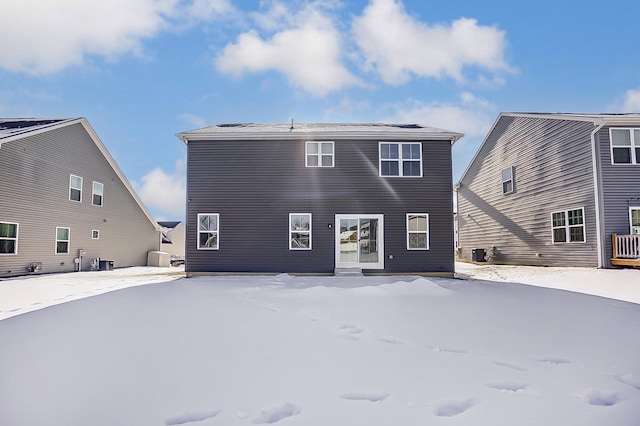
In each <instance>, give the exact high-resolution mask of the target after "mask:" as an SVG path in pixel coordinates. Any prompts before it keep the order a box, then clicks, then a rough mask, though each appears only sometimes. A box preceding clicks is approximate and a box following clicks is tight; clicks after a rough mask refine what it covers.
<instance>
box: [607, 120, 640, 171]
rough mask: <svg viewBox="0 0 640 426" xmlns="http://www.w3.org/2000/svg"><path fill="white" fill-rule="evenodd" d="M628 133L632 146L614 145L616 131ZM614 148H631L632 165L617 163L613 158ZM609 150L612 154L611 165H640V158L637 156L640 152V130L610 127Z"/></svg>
mask: <svg viewBox="0 0 640 426" xmlns="http://www.w3.org/2000/svg"><path fill="white" fill-rule="evenodd" d="M616 130H619V131H628V132H629V138H630V141H631V144H630V145H629V146H627V145H614V144H613V133H614V132H615V131H616ZM613 148H629V149H630V150H631V162H630V163H616V162H615V160H614V157H613ZM609 149H610V153H611V164H613V165H616V166H630V165H634V164H640V158H638V156H637V155H636V150H640V128H638V127H635V128H634V127H610V128H609Z"/></svg>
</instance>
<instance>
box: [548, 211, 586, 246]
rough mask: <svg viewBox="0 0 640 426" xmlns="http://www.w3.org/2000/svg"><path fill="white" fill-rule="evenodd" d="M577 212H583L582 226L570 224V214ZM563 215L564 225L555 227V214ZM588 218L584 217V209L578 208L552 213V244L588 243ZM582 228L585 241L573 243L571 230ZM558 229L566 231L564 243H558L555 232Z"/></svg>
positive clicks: (574, 242)
mask: <svg viewBox="0 0 640 426" xmlns="http://www.w3.org/2000/svg"><path fill="white" fill-rule="evenodd" d="M576 210H580V211H581V212H582V223H581V224H578V225H576V224H573V225H571V224H569V212H572V211H576ZM560 213H562V214H563V215H564V225H559V226H554V225H553V215H554V214H560ZM585 222H586V218H585V215H584V207H577V208H573V209H567V210H559V211H555V212H552V213H551V242H552V243H553V244H566V243H569V244H584V243H586V242H587V229H586V224H585ZM578 227H580V228H582V236H583V237H584V239H583V240H582V241H571V228H578ZM556 229H564V230H565V235H564V236H565V239H564V241H560V240H558V241H556V240H555V234H554V231H555V230H556Z"/></svg>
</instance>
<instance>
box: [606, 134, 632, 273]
mask: <svg viewBox="0 0 640 426" xmlns="http://www.w3.org/2000/svg"><path fill="white" fill-rule="evenodd" d="M619 127H625V128H629V127H640V123H637V124H636V125H635V126H634V125H624V126H619ZM598 149H599V153H600V159H601V166H600V167H601V175H602V188H601V190H602V200H603V206H604V217H605V220H604V243H605V254H606V261H607V266H611V258H612V257H613V253H612V247H611V246H612V242H611V234H614V233H616V234H624V235H627V234H629V233H630V232H631V230H630V228H629V207H630V206H640V165H638V164H611V148H610V136H609V127H603V128H602V129H600V131H598Z"/></svg>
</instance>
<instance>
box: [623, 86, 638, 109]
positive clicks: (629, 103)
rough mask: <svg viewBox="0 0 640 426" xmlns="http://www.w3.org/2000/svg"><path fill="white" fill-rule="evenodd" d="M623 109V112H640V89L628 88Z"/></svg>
mask: <svg viewBox="0 0 640 426" xmlns="http://www.w3.org/2000/svg"><path fill="white" fill-rule="evenodd" d="M621 110H622V111H623V112H640V89H639V90H627V92H626V93H625V96H624V101H623V103H622V107H621Z"/></svg>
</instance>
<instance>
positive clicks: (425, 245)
mask: <svg viewBox="0 0 640 426" xmlns="http://www.w3.org/2000/svg"><path fill="white" fill-rule="evenodd" d="M407 250H429V215H428V214H426V213H408V214H407Z"/></svg>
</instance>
